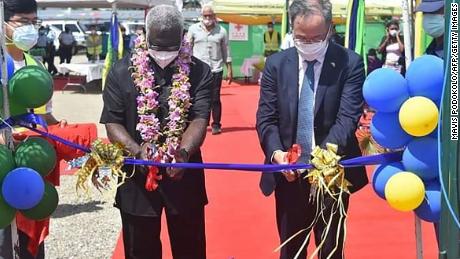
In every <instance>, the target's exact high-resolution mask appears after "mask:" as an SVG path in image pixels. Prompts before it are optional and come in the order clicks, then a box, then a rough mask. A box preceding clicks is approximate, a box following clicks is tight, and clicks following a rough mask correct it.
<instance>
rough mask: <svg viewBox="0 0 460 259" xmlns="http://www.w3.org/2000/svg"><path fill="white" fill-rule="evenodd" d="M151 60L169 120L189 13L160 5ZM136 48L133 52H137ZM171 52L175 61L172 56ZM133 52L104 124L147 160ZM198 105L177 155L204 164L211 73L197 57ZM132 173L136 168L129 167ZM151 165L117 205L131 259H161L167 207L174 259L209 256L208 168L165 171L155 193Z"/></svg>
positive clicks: (108, 99) (115, 83) (118, 70)
mask: <svg viewBox="0 0 460 259" xmlns="http://www.w3.org/2000/svg"><path fill="white" fill-rule="evenodd" d="M146 26H147V37H146V41H147V42H146V43H147V46H148V48H149V53H150V54H149V57H148V58H149V65H150V68H151V69H153V72H154V77H155V83H156V85H159V88H156V89H155V91H157V92H158V94H159V96H158V101H159V109H158V110H157V112H156V113H155V115H156V117H157V118H158V119H159V121H160V123H162V125H164V124H165V123H166V121H167V120H166V118H167V117H168V113H169V106H168V98H169V97H170V93H171V86H172V83H173V82H174V79H173V74H175V73H177V70H178V68H177V67H176V65H175V62H174V61H175V60H176V59H177V55H174V53H176V54H177V53H178V50H179V49H180V48H181V47H180V46H181V40H182V32H183V18H182V15H181V13H180V12H179V11H178V10H177V9H176V8H175V7H172V6H166V5H159V6H156V7H155V8H153V9H151V10H150V12H149V13H148V15H147V17H146ZM135 51H136V50H133V53H135ZM167 57H169V58H167ZM132 66H133V64H132V61H131V59H130V56H126V57H124V58H123V59H122V60H121V61H119V62H118V63H116V64H115V65H114V67H113V68H112V69H111V71H110V72H109V75H108V77H107V83H106V86H105V89H104V93H103V99H104V108H103V111H102V116H101V123H103V124H105V126H106V129H107V135H108V137H109V139H110V141H112V142H120V143H122V144H123V145H124V146H125V148H126V149H127V150H128V151H129V152H130V153H131V154H135V155H136V157H138V158H142V159H147V158H148V157H149V155H148V151H147V150H148V147H149V145H150V144H149V143H147V144H145V143H144V144H143V143H142V142H143V141H142V138H141V135H140V133H139V131H137V130H136V125H137V124H138V122H139V116H138V112H137V100H136V98H137V97H138V96H139V92H138V89H137V88H136V86H135V84H134V81H133V79H132V77H131V74H132ZM189 79H190V81H189V82H190V84H191V87H190V90H189V93H190V97H191V103H192V105H191V107H190V109H189V112H188V115H187V116H188V121H189V123H188V125H187V127H186V129H185V131H184V134H183V135H182V140H181V142H180V146H179V148H178V150H177V151H176V153H175V160H176V162H202V158H201V153H200V146H201V145H202V143H203V141H204V138H205V135H206V127H207V125H208V121H209V113H210V104H211V85H212V73H211V70H210V68H209V66H208V65H206V64H205V63H203V62H201V61H200V60H198V59H196V58H194V57H192V62H191V63H190V74H189ZM124 171H125V172H127V173H128V174H130V172H131V171H132V168H129V167H125V168H124ZM146 171H147V170H146V169H145V168H141V169H139V167H136V171H135V173H134V175H133V177H132V178H129V179H127V180H126V182H125V183H124V184H123V185H121V186H120V187H119V188H118V190H117V195H116V202H115V206H116V207H118V208H119V209H120V212H121V217H122V224H123V241H124V246H125V256H126V258H127V259H128V258H145V259H156V258H161V255H162V252H161V241H160V229H161V213H162V211H163V208H165V213H166V218H167V222H168V232H169V236H170V242H171V248H172V254H173V257H174V258H196V259H200V258H206V243H205V228H204V206H205V205H206V204H207V196H206V190H205V183H204V172H203V170H188V169H187V170H185V171H183V170H180V169H169V170H162V169H160V174H162V175H163V179H162V180H161V181H159V186H158V188H157V189H156V190H155V191H147V190H146V188H144V185H145V182H146V178H147V177H146V174H147V172H146Z"/></svg>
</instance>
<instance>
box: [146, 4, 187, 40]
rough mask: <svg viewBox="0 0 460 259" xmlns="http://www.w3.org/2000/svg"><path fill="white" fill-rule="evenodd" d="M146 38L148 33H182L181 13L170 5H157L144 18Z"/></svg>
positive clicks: (182, 19)
mask: <svg viewBox="0 0 460 259" xmlns="http://www.w3.org/2000/svg"><path fill="white" fill-rule="evenodd" d="M145 25H146V26H147V38H149V37H148V34H149V32H150V31H153V30H155V31H183V30H184V18H183V17H182V13H181V12H180V11H179V10H178V9H177V8H176V7H175V6H172V5H165V4H162V5H157V6H155V7H153V8H152V9H151V10H150V11H149V12H148V14H147V17H145Z"/></svg>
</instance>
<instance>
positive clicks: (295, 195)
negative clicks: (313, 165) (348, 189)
mask: <svg viewBox="0 0 460 259" xmlns="http://www.w3.org/2000/svg"><path fill="white" fill-rule="evenodd" d="M309 194H310V184H309V183H308V182H307V181H306V180H303V179H298V180H297V181H294V182H291V183H289V182H287V181H286V179H285V178H284V177H282V178H281V179H280V181H279V183H278V185H277V187H276V190H275V201H276V221H277V225H278V234H279V236H280V240H281V243H283V242H284V241H286V240H287V239H289V238H290V237H292V236H293V235H295V234H296V233H298V232H299V231H300V230H302V229H305V228H307V227H309V226H311V224H312V222H313V220H314V218H315V215H316V204H315V203H311V202H309ZM348 200H349V196H348V195H347V194H344V197H343V201H344V205H345V210H347V209H348ZM333 201H334V200H333V199H332V197H330V196H329V197H326V199H325V204H326V207H325V209H324V210H323V212H324V218H320V219H318V221H317V223H316V224H315V225H314V226H313V232H314V236H315V243H316V246H318V245H319V244H320V242H321V238H320V237H321V236H322V235H323V234H326V235H327V236H326V242H325V243H324V244H323V245H322V248H321V250H320V252H319V255H318V258H320V259H323V258H324V259H325V258H327V257H328V256H329V255H330V254H331V252H332V251H333V250H334V248H335V247H336V246H337V250H336V251H335V252H334V253H333V255H332V256H331V257H330V258H331V259H342V258H343V255H342V254H343V226H344V222H343V220H340V216H339V215H340V213H339V211H337V212H336V213H335V215H334V216H333V218H332V225H331V228H330V230H329V231H328V232H327V233H325V232H324V230H325V227H326V226H327V222H328V221H329V219H330V217H329V216H330V215H331V211H333V210H335V209H337V207H336V206H335V205H333ZM340 221H341V222H340ZM339 222H340V223H341V227H340V233H341V235H340V236H339V240H338V242H337V241H336V239H337V230H338V228H339V226H338V225H339ZM309 231H310V229H309V230H307V231H305V232H303V233H302V234H300V235H298V236H297V237H295V238H294V239H292V240H291V241H289V242H288V243H287V244H286V245H285V246H284V247H283V248H282V249H281V255H280V258H281V259H292V258H294V257H295V255H296V254H297V252H298V251H299V249H300V248H301V247H302V244H303V243H304V241H305V239H306V237H307V234H308V232H309ZM307 246H308V241H307V243H306V246H305V248H304V249H303V250H302V252H301V253H300V257H298V258H306V257H307V249H306V248H307Z"/></svg>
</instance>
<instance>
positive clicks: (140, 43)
mask: <svg viewBox="0 0 460 259" xmlns="http://www.w3.org/2000/svg"><path fill="white" fill-rule="evenodd" d="M191 56H192V55H191V46H190V43H189V42H188V41H187V40H185V39H184V40H183V41H182V46H181V49H180V52H179V57H178V58H177V59H176V61H175V63H174V66H175V67H176V69H177V72H176V73H175V74H174V75H173V76H172V88H171V94H170V96H169V98H168V105H169V114H168V117H167V118H166V121H167V123H166V124H164V126H163V127H161V123H160V121H159V119H158V118H157V116H156V114H157V112H158V109H159V107H160V103H159V101H158V97H159V93H158V91H157V89H158V88H159V87H160V86H158V85H155V77H154V72H153V69H152V68H151V64H150V58H149V54H148V48H147V43H146V41H145V39H144V37H138V38H137V40H136V42H135V49H134V53H133V56H132V59H131V61H132V65H133V73H132V78H133V80H134V85H135V86H136V88H137V90H138V91H139V95H138V97H137V114H138V116H139V122H138V123H137V126H136V130H138V131H139V132H140V135H141V137H142V140H143V141H144V143H151V144H153V145H154V146H155V148H154V149H152V150H151V153H150V154H149V158H150V159H153V160H155V161H161V162H171V161H172V160H173V159H174V154H175V152H176V150H177V149H178V148H179V145H180V141H181V139H182V134H183V133H184V131H185V127H186V124H187V116H188V111H189V109H190V106H191V101H190V93H189V90H190V82H189V77H188V76H189V74H190V63H191V62H192V61H191ZM161 136H165V137H166V138H165V141H164V142H162V143H159V140H160V137H161Z"/></svg>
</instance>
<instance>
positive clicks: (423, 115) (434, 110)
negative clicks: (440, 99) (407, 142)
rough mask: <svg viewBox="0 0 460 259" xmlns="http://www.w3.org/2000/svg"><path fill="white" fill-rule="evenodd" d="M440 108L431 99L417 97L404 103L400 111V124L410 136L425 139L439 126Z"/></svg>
mask: <svg viewBox="0 0 460 259" xmlns="http://www.w3.org/2000/svg"><path fill="white" fill-rule="evenodd" d="M438 115H439V111H438V107H437V106H436V104H435V103H434V102H433V101H431V100H430V99H428V98H426V97H422V96H416V97H412V98H410V99H408V100H407V101H405V102H404V103H403V105H402V106H401V109H400V110H399V123H400V124H401V127H402V128H403V129H404V131H406V132H407V133H408V134H409V135H412V136H415V137H423V136H426V135H428V134H430V133H431V132H433V130H434V129H436V126H438V119H439V118H438Z"/></svg>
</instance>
